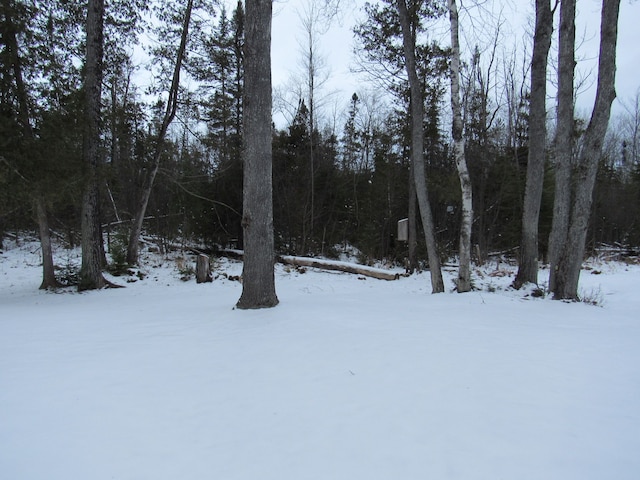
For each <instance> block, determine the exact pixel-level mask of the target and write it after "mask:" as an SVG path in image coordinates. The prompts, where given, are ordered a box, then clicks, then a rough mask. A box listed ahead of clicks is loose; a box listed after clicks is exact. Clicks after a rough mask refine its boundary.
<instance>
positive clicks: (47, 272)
mask: <svg viewBox="0 0 640 480" xmlns="http://www.w3.org/2000/svg"><path fill="white" fill-rule="evenodd" d="M35 210H36V215H37V217H38V227H39V230H40V246H41V247H42V283H41V284H40V290H49V289H55V288H58V287H59V286H60V284H59V283H58V280H56V274H55V269H54V266H53V250H52V248H51V232H50V231H49V219H48V218H47V209H46V207H45V204H44V199H43V196H42V195H37V196H36V199H35Z"/></svg>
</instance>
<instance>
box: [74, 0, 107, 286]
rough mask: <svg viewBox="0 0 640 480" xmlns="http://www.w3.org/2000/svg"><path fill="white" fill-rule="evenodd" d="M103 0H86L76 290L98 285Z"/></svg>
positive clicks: (99, 272)
mask: <svg viewBox="0 0 640 480" xmlns="http://www.w3.org/2000/svg"><path fill="white" fill-rule="evenodd" d="M103 21H104V0H89V5H88V11H87V24H86V28H87V46H86V64H85V72H86V73H85V79H84V90H85V92H84V94H85V112H84V120H85V125H84V135H83V142H82V157H83V163H84V168H85V172H84V174H85V178H84V181H85V187H84V195H83V199H82V266H81V268H80V283H79V284H78V290H92V289H97V288H102V287H104V286H105V285H106V281H105V279H104V277H103V276H102V266H103V265H102V258H103V255H102V251H103V250H102V235H101V231H100V210H99V207H100V203H99V199H100V197H99V187H98V185H99V184H98V178H99V173H98V168H99V163H100V162H99V155H100V153H99V143H100V96H101V93H102V62H103V48H104V45H103V41H104V37H103V23H104V22H103Z"/></svg>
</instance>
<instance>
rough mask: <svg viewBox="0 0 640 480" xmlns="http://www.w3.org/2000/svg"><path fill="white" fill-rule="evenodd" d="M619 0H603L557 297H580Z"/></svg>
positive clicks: (610, 97)
mask: <svg viewBox="0 0 640 480" xmlns="http://www.w3.org/2000/svg"><path fill="white" fill-rule="evenodd" d="M619 12H620V0H603V2H602V17H601V25H600V56H599V62H598V89H597V92H596V100H595V104H594V107H593V112H592V114H591V119H590V121H589V126H588V127H587V130H586V132H585V134H584V139H583V145H582V150H581V153H580V157H579V158H578V165H577V171H576V175H575V177H576V181H575V188H576V191H575V198H574V201H573V209H572V212H571V223H570V225H569V234H568V237H567V242H566V244H565V247H564V249H563V250H562V253H561V255H560V258H559V259H558V264H557V266H555V265H552V269H555V272H556V278H555V285H554V290H553V296H554V298H557V299H572V300H578V280H579V278H580V268H581V266H582V260H583V256H584V249H585V240H586V236H587V228H588V226H589V216H590V214H591V204H592V201H593V187H594V185H595V181H596V174H597V173H598V162H599V161H600V156H601V155H602V144H603V142H604V137H605V134H606V133H607V128H608V126H609V118H610V116H611V104H612V103H613V101H614V100H615V98H616V91H615V79H616V46H617V40H618V16H619Z"/></svg>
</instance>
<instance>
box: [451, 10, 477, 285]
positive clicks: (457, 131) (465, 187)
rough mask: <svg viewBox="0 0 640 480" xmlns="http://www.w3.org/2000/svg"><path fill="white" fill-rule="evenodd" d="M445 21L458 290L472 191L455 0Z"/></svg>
mask: <svg viewBox="0 0 640 480" xmlns="http://www.w3.org/2000/svg"><path fill="white" fill-rule="evenodd" d="M448 6H449V21H450V23H451V63H450V67H449V69H450V70H449V74H450V77H451V110H452V112H453V122H452V127H451V133H452V136H453V153H454V157H455V161H456V167H457V169H458V177H459V178H460V189H461V193H462V218H461V224H460V251H459V256H460V267H459V269H458V279H457V282H456V286H457V290H458V292H459V293H462V292H468V291H469V290H471V272H470V267H471V224H472V222H473V195H472V189H471V178H470V177H469V170H468V169H467V161H466V159H465V152H464V137H463V136H462V129H463V123H462V108H461V106H460V41H459V39H458V7H457V5H456V2H455V0H448Z"/></svg>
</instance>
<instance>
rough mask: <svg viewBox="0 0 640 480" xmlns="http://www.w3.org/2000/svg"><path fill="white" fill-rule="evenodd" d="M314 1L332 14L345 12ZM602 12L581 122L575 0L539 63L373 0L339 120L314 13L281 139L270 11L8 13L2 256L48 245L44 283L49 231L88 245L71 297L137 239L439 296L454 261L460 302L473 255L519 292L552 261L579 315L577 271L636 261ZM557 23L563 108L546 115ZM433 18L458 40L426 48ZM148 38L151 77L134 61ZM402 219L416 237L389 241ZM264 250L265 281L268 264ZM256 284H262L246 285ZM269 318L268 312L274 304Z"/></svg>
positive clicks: (360, 30) (2, 58)
mask: <svg viewBox="0 0 640 480" xmlns="http://www.w3.org/2000/svg"><path fill="white" fill-rule="evenodd" d="M309 5H315V7H314V8H317V9H318V10H317V11H319V12H320V13H322V12H323V11H331V10H332V9H333V8H335V6H336V3H335V2H329V1H327V0H322V1H316V2H311V3H309ZM604 5H605V6H606V7H607V8H604V9H603V29H602V32H601V45H602V47H601V53H600V61H601V66H600V75H599V79H598V91H599V97H598V98H599V100H598V101H597V102H596V107H594V112H593V116H592V118H591V119H581V118H578V117H577V116H576V115H575V112H574V109H573V101H574V90H575V85H574V80H573V78H572V75H573V69H574V67H573V66H574V64H575V58H574V57H572V52H575V32H574V33H573V34H572V29H571V28H570V27H571V25H573V26H574V29H575V20H574V17H573V16H572V12H573V11H575V1H573V0H563V1H561V2H559V3H558V5H557V6H556V7H554V8H553V9H552V7H553V6H552V5H551V3H550V2H549V1H548V0H547V1H545V0H537V2H536V27H535V32H534V34H533V36H532V39H531V41H532V45H533V52H532V53H533V54H532V57H529V56H528V55H523V56H522V58H520V57H518V56H517V55H515V52H513V53H514V54H513V56H512V57H508V56H506V55H503V57H501V58H499V55H498V53H497V52H498V48H497V46H498V45H499V42H500V40H499V36H498V35H497V34H496V37H495V41H494V42H493V43H492V44H490V45H479V46H478V47H476V48H475V49H473V50H472V51H464V49H462V48H461V47H460V45H459V42H458V41H457V35H458V34H457V30H458V28H460V27H458V22H457V8H458V7H457V5H456V3H455V1H453V0H450V1H448V2H447V3H442V2H434V1H426V0H425V1H420V0H413V1H410V0H409V1H405V0H381V1H379V2H375V3H368V4H367V5H366V6H365V13H366V15H365V17H364V20H363V21H362V22H361V23H360V24H358V25H356V26H355V28H354V38H355V42H356V45H357V62H358V64H359V66H360V67H361V69H362V70H363V71H364V72H365V73H366V74H367V75H368V78H369V79H370V82H371V84H372V85H374V87H373V88H369V89H366V88H364V89H362V90H360V91H358V92H355V93H353V94H352V95H351V96H350V98H349V99H348V101H346V102H345V104H346V106H345V108H344V111H343V112H342V114H341V115H334V117H333V119H330V118H329V117H330V116H329V115H327V113H326V112H327V110H328V109H327V108H326V107H325V108H324V111H323V103H322V101H321V100H322V95H323V91H322V88H321V83H322V82H321V80H322V72H321V62H320V61H319V57H320V53H319V52H317V51H316V50H314V48H315V45H316V42H317V40H318V38H316V37H315V35H317V32H318V30H316V29H315V27H314V25H315V24H314V22H320V21H323V20H322V17H321V15H319V14H318V15H316V13H317V11H316V10H315V9H309V10H307V11H306V12H307V14H308V15H307V16H306V17H305V18H306V19H307V22H306V23H304V22H303V23H304V28H303V30H304V32H306V36H305V37H304V38H305V40H304V42H305V43H304V45H303V47H304V48H303V51H304V52H305V56H304V62H303V65H304V66H303V68H304V70H305V71H304V72H303V75H302V78H304V80H303V81H300V82H299V86H300V87H301V88H299V89H298V90H295V91H294V90H292V92H293V98H292V99H291V101H290V102H289V104H290V105H292V108H291V109H290V110H291V115H290V117H289V120H288V121H287V124H286V125H283V126H276V125H275V124H274V123H273V120H272V114H271V112H272V106H271V91H272V88H271V84H270V82H269V85H268V89H267V87H266V86H265V85H262V84H260V85H258V86H259V88H258V89H257V90H255V88H256V82H258V81H259V79H260V78H266V77H265V75H267V73H266V72H270V68H271V67H270V63H269V64H266V63H261V62H264V61H265V60H268V59H266V58H265V57H268V49H267V51H266V52H265V51H264V49H262V50H261V49H260V47H261V46H262V47H264V44H265V43H266V44H268V42H269V38H270V33H269V32H270V17H271V2H270V1H267V2H265V1H264V0H247V1H246V2H244V3H243V2H241V1H238V2H237V4H236V5H234V8H233V9H232V10H230V11H229V10H227V8H226V7H225V5H224V4H222V5H221V4H218V3H217V2H215V1H211V0H190V1H188V2H177V1H170V2H160V3H157V4H156V3H153V4H148V3H147V2H141V1H139V0H118V1H115V2H107V3H106V4H105V3H103V2H102V1H101V0H90V1H89V2H64V3H60V2H53V1H50V0H44V1H38V2H31V3H28V4H27V3H24V2H19V1H15V0H2V1H1V3H0V34H1V40H0V41H1V43H0V47H1V49H2V50H1V52H0V68H1V69H2V80H1V81H0V131H1V132H0V239H2V238H3V236H5V235H7V234H10V233H11V232H15V231H20V230H29V229H35V230H37V232H38V234H39V236H40V239H41V244H42V252H43V283H42V287H43V288H55V287H56V286H57V285H58V284H59V282H60V279H59V278H58V277H59V276H58V277H57V276H56V269H55V264H54V263H55V262H54V259H53V255H52V253H51V238H50V235H51V233H52V232H53V234H54V235H56V236H58V237H60V238H61V239H62V240H64V241H65V242H66V243H67V244H68V245H70V246H74V245H79V244H80V245H82V249H83V264H82V269H81V272H80V280H79V284H80V288H99V287H102V286H104V285H105V280H104V277H102V273H101V272H102V271H103V270H104V269H105V268H108V266H109V265H108V262H107V261H106V253H111V258H112V259H113V258H115V257H114V253H116V252H120V253H121V256H123V257H124V258H121V259H120V260H119V261H121V262H122V263H126V264H135V263H137V262H138V261H139V258H138V257H139V248H140V245H142V243H141V236H142V235H143V233H144V234H146V235H149V236H153V237H154V238H155V239H156V241H157V242H159V243H160V245H161V247H163V246H166V245H170V244H175V243H176V242H190V243H198V244H202V245H205V246H207V247H210V248H220V247H234V248H242V249H244V250H245V254H247V255H249V256H250V255H251V254H252V253H251V252H254V251H256V248H257V249H258V251H259V250H260V249H261V248H265V247H264V245H262V243H264V241H266V243H267V244H272V245H273V246H272V247H271V248H273V249H275V250H276V251H278V252H279V253H283V254H296V255H324V256H330V257H332V256H333V257H335V256H338V255H339V254H340V253H341V251H343V250H344V249H346V248H350V247H355V248H356V249H357V251H358V252H359V255H360V257H361V258H360V260H361V261H362V262H364V263H366V262H370V261H374V260H380V259H387V260H388V261H390V262H400V263H404V264H405V265H406V266H407V268H408V269H409V270H410V271H413V270H415V269H417V268H429V270H430V271H431V273H432V284H433V285H434V291H441V290H442V289H443V286H441V285H439V284H438V279H437V277H434V274H437V273H438V272H439V269H440V267H439V264H440V262H442V261H444V260H445V259H448V258H451V257H453V256H456V257H458V259H459V260H460V265H461V267H462V268H461V269H460V273H459V275H458V278H457V282H456V287H457V289H458V291H461V292H462V291H466V290H469V289H470V288H471V283H470V273H469V272H470V270H469V268H468V266H469V264H470V261H471V259H474V260H475V261H477V262H483V261H485V260H486V259H487V257H488V256H489V255H490V254H493V253H496V252H502V253H505V254H512V255H513V256H514V257H516V258H518V260H519V265H520V268H519V272H518V277H517V279H516V286H520V285H522V284H524V283H526V282H533V283H538V282H539V281H540V280H539V279H538V272H537V265H538V262H539V260H544V261H550V262H551V264H552V266H553V268H552V272H553V274H552V278H551V279H550V285H549V286H550V288H551V291H552V292H553V293H554V294H555V295H556V296H557V297H558V298H576V297H577V290H574V289H573V287H567V288H565V287H564V286H563V285H568V284H571V285H573V283H575V288H576V289H577V278H576V279H575V282H574V281H573V279H571V278H569V277H570V275H569V276H567V275H568V272H575V270H576V269H575V265H576V262H578V265H579V263H580V262H581V261H582V256H583V255H584V251H585V248H586V249H590V248H593V247H595V246H596V245H598V244H601V243H607V244H617V245H622V246H633V245H638V244H640V228H639V225H638V220H637V219H638V218H640V215H639V214H640V212H639V211H638V210H640V161H639V160H640V158H639V148H638V147H639V145H640V139H639V138H638V137H639V136H638V131H639V125H640V114H639V113H638V112H640V106H639V104H638V101H637V98H636V100H635V103H629V104H628V105H627V107H628V108H627V109H626V112H625V114H623V115H621V116H620V117H619V118H616V119H614V120H613V122H615V123H616V128H615V129H610V133H609V134H608V136H606V137H605V134H604V132H602V131H601V130H602V128H604V131H606V126H607V125H608V123H609V115H610V105H611V102H612V101H613V97H612V95H613V93H612V92H611V91H610V90H608V88H609V87H608V85H612V83H611V82H612V79H611V78H607V77H606V74H607V73H611V74H613V73H614V72H615V63H613V67H612V63H611V61H613V62H615V37H616V32H615V26H616V25H617V8H618V7H619V2H615V1H614V2H604ZM616 5H617V6H616ZM323 9H324V10H323ZM556 9H558V10H559V15H560V28H559V31H558V32H557V34H558V35H559V37H558V38H559V57H558V59H557V64H558V69H557V70H558V72H559V77H558V101H557V108H554V109H553V110H551V109H549V110H550V111H547V109H548V105H547V104H548V102H547V100H546V97H547V94H546V90H545V88H544V87H545V85H546V82H547V79H548V77H549V72H548V65H549V62H550V61H551V59H550V55H549V45H550V43H551V38H552V35H554V32H553V17H554V15H555V14H556V11H555V10H556ZM265 17H267V19H268V20H269V23H268V24H265V23H264V22H265ZM442 19H445V20H446V21H447V22H448V25H449V26H450V29H451V30H450V31H451V44H450V45H440V44H439V43H438V42H437V41H435V40H433V37H432V36H431V35H429V29H430V28H431V26H432V25H433V23H432V22H434V21H441V20H442ZM260 20H262V21H263V23H261V24H259V23H256V22H259V21H260ZM572 35H573V36H572ZM143 38H144V39H146V40H144V42H143V40H142V39H143ZM256 39H257V40H256ZM141 42H143V43H145V48H146V51H147V58H148V59H149V61H148V72H147V73H146V74H145V75H141V73H140V72H139V68H138V67H137V66H136V65H135V61H136V56H135V55H134V52H136V50H137V49H139V48H141V47H140V45H139V44H140V43H141ZM252 42H253V43H252ZM525 51H526V48H525ZM607 59H608V61H609V63H608V64H607V63H606V60H607ZM603 62H605V63H603ZM269 77H270V76H269ZM498 77H499V78H500V81H497V80H496V79H497V78H498ZM267 90H268V93H265V92H267ZM380 91H383V92H385V93H384V95H380V93H379V92H380ZM607 103H608V107H607ZM607 110H608V111H607ZM556 111H557V115H556ZM336 119H337V120H336ZM449 119H453V121H450V120H449ZM449 124H452V130H451V131H447V125H449ZM594 130H597V131H594ZM249 132H251V133H249ZM256 132H257V133H256ZM254 141H257V143H252V142H254ZM260 142H261V143H260ZM267 150H268V152H267ZM252 158H253V159H254V160H252ZM252 162H253V163H252ZM264 162H266V163H264ZM248 174H249V178H247V175H248ZM267 180H270V182H268V181H267ZM256 182H257V183H256ZM269 184H270V185H269ZM267 187H268V190H269V191H268V192H267V194H265V193H264V188H267ZM558 192H560V194H559V193H558ZM563 194H567V195H568V199H566V198H565V199H564V200H562V198H563V197H562V195H563ZM260 195H267V196H268V199H269V200H268V201H267V200H266V198H267V197H260ZM591 199H593V201H591ZM561 200H562V202H561ZM267 203H271V205H272V207H271V212H268V211H266V212H265V211H263V210H262V207H264V206H265V204H267ZM622 206H624V207H622ZM402 218H408V220H409V227H410V228H409V240H408V242H401V241H398V239H397V238H396V236H395V235H396V224H397V221H398V220H399V219H402ZM562 219H565V220H562ZM263 221H264V222H265V223H264V224H263V225H262V224H261V222H263ZM252 227H255V228H256V229H257V230H258V231H259V233H253V232H252V233H253V235H252V234H251V233H249V231H248V230H247V229H251V228H252ZM260 229H262V230H260ZM419 232H423V233H424V235H420V234H419ZM271 236H272V239H271ZM105 237H106V238H107V239H108V242H107V244H106V246H105V243H104V241H103V239H104V238H105ZM265 239H266V240H265ZM252 241H253V242H255V241H257V242H258V244H259V245H257V246H255V247H253V246H251V242H252ZM266 248H267V253H266V255H263V256H264V258H266V259H267V260H264V259H262V260H258V263H260V262H262V267H261V268H262V270H265V268H266V270H268V269H269V267H268V264H269V262H271V263H272V262H273V254H272V253H269V251H268V248H269V247H268V245H267V247H266ZM569 256H572V258H569ZM269 259H270V260H269ZM112 261H113V260H112ZM265 261H266V264H267V267H265V266H264V265H265V263H264V262H265ZM248 263H249V264H251V263H252V261H251V260H248ZM270 268H271V274H272V265H271V267H270ZM465 268H466V270H465ZM565 272H567V273H565ZM257 275H265V273H264V272H263V273H261V274H253V273H251V272H245V277H247V278H258V276H257ZM266 275H267V276H268V275H269V274H268V272H267V273H266ZM572 275H573V273H572ZM558 282H559V283H560V285H561V286H560V287H556V284H557V283H558ZM258 283H261V282H258ZM267 296H268V297H269V295H267ZM243 297H244V294H243ZM250 297H251V296H249V297H247V298H250ZM256 301H257V300H255V298H253V299H249V300H247V301H246V303H247V304H253V303H256ZM258 303H259V301H258ZM266 303H267V304H269V303H270V304H275V303H277V299H276V298H275V293H273V294H272V295H270V299H268V300H267V301H266Z"/></svg>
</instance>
